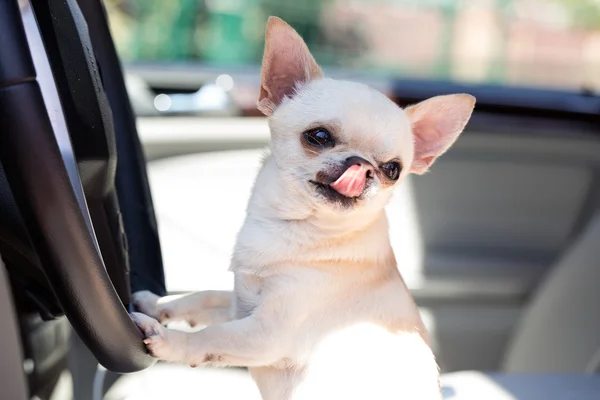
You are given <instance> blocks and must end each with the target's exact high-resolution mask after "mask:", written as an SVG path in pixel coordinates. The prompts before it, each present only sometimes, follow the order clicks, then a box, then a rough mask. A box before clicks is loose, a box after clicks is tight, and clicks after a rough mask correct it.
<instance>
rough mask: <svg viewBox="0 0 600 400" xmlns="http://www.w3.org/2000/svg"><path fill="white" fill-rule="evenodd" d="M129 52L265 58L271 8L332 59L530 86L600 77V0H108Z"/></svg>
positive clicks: (325, 59) (229, 60)
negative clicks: (264, 52) (263, 51)
mask: <svg viewBox="0 0 600 400" xmlns="http://www.w3.org/2000/svg"><path fill="white" fill-rule="evenodd" d="M106 5H107V8H108V12H109V16H110V20H111V27H112V32H113V35H114V39H115V41H116V44H117V46H118V49H119V51H120V54H121V56H122V58H123V60H124V61H125V62H127V63H144V62H153V63H156V62H158V63H184V64H189V63H193V64H196V65H199V66H202V65H205V66H212V67H214V66H217V67H219V66H220V67H223V66H227V67H243V66H255V65H257V64H259V63H260V60H261V56H262V48H263V43H264V42H263V41H264V26H265V21H266V18H267V17H268V16H269V15H277V16H279V17H281V18H283V19H284V20H286V21H287V22H289V23H290V24H291V25H293V26H294V27H295V28H296V29H297V30H298V32H299V33H300V35H301V36H302V37H303V38H304V39H305V40H306V42H307V43H308V46H309V48H310V49H311V51H312V52H313V54H314V55H315V58H316V59H317V60H318V61H319V62H320V63H321V64H322V65H323V66H325V67H343V68H344V69H348V70H353V71H368V72H369V73H375V74H382V75H386V74H393V75H396V76H402V77H414V78H436V79H451V80H456V81H466V82H480V83H481V82H486V83H498V84H509V85H519V86H542V87H553V88H562V89H575V90H580V89H586V90H598V89H599V88H600V74H599V73H598V71H600V2H599V1H598V0H462V1H461V0H374V1H370V0H306V1H297V0H222V1H216V0H206V1H203V0H176V1H169V2H164V1H158V0H108V1H107V2H106Z"/></svg>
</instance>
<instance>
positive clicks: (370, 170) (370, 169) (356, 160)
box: [346, 156, 375, 178]
mask: <svg viewBox="0 0 600 400" xmlns="http://www.w3.org/2000/svg"><path fill="white" fill-rule="evenodd" d="M353 165H360V166H361V167H363V168H364V169H365V170H366V171H367V178H373V176H374V175H375V167H374V166H373V164H371V163H370V162H368V161H367V160H365V159H364V158H362V157H358V156H352V157H348V158H346V168H350V167H351V166H353Z"/></svg>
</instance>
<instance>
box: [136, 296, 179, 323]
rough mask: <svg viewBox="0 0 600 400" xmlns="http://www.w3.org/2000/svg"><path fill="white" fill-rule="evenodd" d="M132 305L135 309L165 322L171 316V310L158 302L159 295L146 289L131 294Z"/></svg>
mask: <svg viewBox="0 0 600 400" xmlns="http://www.w3.org/2000/svg"><path fill="white" fill-rule="evenodd" d="M132 297H133V307H134V308H135V310H136V311H139V312H141V313H143V314H146V315H148V316H150V317H152V318H154V319H157V320H158V321H160V322H161V323H163V324H165V323H166V322H168V321H169V319H170V318H171V312H170V311H169V310H168V309H167V308H165V307H162V306H161V305H160V304H159V300H160V297H159V296H157V295H155V294H154V293H152V292H150V291H148V290H142V291H139V292H135V293H134V294H133V296H132Z"/></svg>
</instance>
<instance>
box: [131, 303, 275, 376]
mask: <svg viewBox="0 0 600 400" xmlns="http://www.w3.org/2000/svg"><path fill="white" fill-rule="evenodd" d="M131 316H132V319H133V320H134V322H135V323H136V325H137V326H138V327H139V328H140V329H141V330H142V332H143V333H144V336H145V337H146V339H144V343H145V344H146V347H147V348H148V350H149V352H150V354H151V355H152V356H154V357H156V358H158V359H160V360H164V361H170V362H177V363H185V364H189V365H191V366H193V367H197V366H201V365H212V366H223V367H224V366H240V367H243V366H249V367H251V366H263V365H269V364H272V363H274V362H276V361H278V360H279V359H280V358H281V350H280V349H281V346H280V343H281V339H280V338H281V335H276V334H275V329H274V327H275V326H276V324H274V323H272V322H269V323H266V322H265V321H263V320H259V319H258V318H256V317H255V316H249V317H246V318H243V319H238V320H234V321H230V322H226V323H223V324H217V325H211V326H208V327H207V328H205V329H203V330H201V331H198V332H182V331H177V330H174V329H168V328H166V327H164V326H162V325H161V324H160V323H159V322H158V321H157V320H155V319H153V318H150V317H148V316H146V315H144V314H139V313H133V314H132V315H131Z"/></svg>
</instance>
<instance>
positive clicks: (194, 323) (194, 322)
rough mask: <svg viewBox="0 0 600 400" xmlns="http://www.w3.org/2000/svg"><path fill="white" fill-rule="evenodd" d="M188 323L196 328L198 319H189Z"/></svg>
mask: <svg viewBox="0 0 600 400" xmlns="http://www.w3.org/2000/svg"><path fill="white" fill-rule="evenodd" d="M188 324H189V325H190V327H192V328H194V327H195V326H196V321H194V320H192V321H189V322H188Z"/></svg>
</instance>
